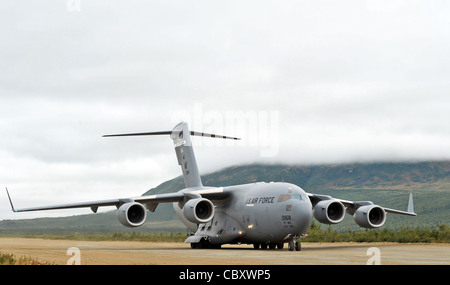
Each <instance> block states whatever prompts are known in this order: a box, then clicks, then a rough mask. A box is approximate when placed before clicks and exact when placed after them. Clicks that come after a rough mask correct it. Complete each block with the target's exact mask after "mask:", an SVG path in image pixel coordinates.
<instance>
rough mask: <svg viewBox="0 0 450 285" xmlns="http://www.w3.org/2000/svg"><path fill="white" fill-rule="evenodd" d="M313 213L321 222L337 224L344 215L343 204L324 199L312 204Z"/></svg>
mask: <svg viewBox="0 0 450 285" xmlns="http://www.w3.org/2000/svg"><path fill="white" fill-rule="evenodd" d="M313 214H314V218H316V220H318V221H319V222H321V223H322V224H328V225H330V224H337V223H340V222H342V220H343V219H344V217H345V206H344V205H343V204H342V203H341V202H339V201H337V200H324V201H320V202H318V203H317V204H316V205H315V206H314V211H313Z"/></svg>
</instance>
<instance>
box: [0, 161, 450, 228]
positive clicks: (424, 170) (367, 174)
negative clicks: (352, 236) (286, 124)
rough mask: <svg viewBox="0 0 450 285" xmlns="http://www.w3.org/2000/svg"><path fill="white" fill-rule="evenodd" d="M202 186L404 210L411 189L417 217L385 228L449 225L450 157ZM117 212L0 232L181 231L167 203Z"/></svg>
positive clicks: (280, 171)
mask: <svg viewBox="0 0 450 285" xmlns="http://www.w3.org/2000/svg"><path fill="white" fill-rule="evenodd" d="M202 181H203V184H204V185H205V186H229V185H236V184H244V183H251V182H257V181H265V182H271V181H284V182H289V183H293V184H296V185H298V186H300V187H302V188H303V189H304V190H305V191H307V192H310V193H320V194H326V195H332V196H333V197H337V198H341V199H347V200H354V201H361V200H371V201H373V202H374V203H375V204H380V205H383V206H385V207H389V208H396V209H400V210H403V209H404V210H406V207H407V203H408V195H409V193H410V192H411V193H413V195H414V206H415V210H416V212H417V213H418V216H417V217H414V218H412V217H403V216H397V215H395V216H394V215H389V216H388V219H387V221H386V224H385V227H387V228H399V227H402V226H410V227H415V226H422V227H430V226H435V225H437V224H450V161H432V162H411V163H406V162H401V163H400V162H397V163H393V162H385V163H381V162H380V163H353V164H327V165H282V164H277V165H262V164H250V165H239V166H233V167H228V168H225V169H223V170H220V171H217V172H214V173H210V174H206V175H203V176H202ZM183 188H184V182H183V178H182V177H181V176H179V177H177V178H174V179H171V180H169V181H166V182H164V183H162V184H160V185H159V186H158V187H156V188H153V189H151V190H149V191H147V192H145V193H144V194H143V195H146V194H160V193H169V192H174V191H178V190H181V189H183ZM114 212H115V211H111V212H107V213H99V214H89V215H81V216H71V217H63V218H39V219H31V220H5V221H0V234H11V233H22V234H23V233H47V232H52V233H75V232H80V233H93V232H96V233H97V232H102V233H105V232H118V231H122V232H126V231H138V232H151V231H158V232H162V231H172V232H176V231H184V230H185V228H184V226H183V225H182V224H181V222H179V221H178V218H177V217H176V215H175V214H174V212H173V209H172V205H171V204H160V205H159V206H158V208H157V209H156V212H155V213H149V214H148V217H147V222H146V223H145V224H144V226H142V227H140V228H137V229H128V228H125V227H123V226H122V225H121V224H120V223H119V222H118V221H117V218H116V217H115V213H114ZM332 227H336V228H337V229H339V230H347V229H352V230H359V227H357V226H356V225H355V223H354V222H353V219H352V217H351V216H349V215H347V216H346V218H345V219H344V222H343V223H341V224H339V225H333V226H332Z"/></svg>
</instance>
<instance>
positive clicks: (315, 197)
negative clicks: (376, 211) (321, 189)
mask: <svg viewBox="0 0 450 285" xmlns="http://www.w3.org/2000/svg"><path fill="white" fill-rule="evenodd" d="M306 194H307V195H308V197H309V199H310V200H311V203H312V205H313V207H314V206H315V205H316V204H317V203H318V202H320V201H324V200H336V201H339V202H341V203H342V204H344V206H345V207H346V209H347V211H348V212H350V213H351V214H353V213H354V212H355V211H356V210H357V209H358V208H359V207H361V206H366V205H374V204H373V202H372V201H349V200H343V199H337V198H333V197H331V196H328V195H320V194H311V193H306ZM380 207H381V208H383V210H384V211H386V213H391V214H399V215H407V216H417V214H416V213H415V212H414V204H413V197H412V193H411V194H410V195H409V202H408V210H407V211H401V210H396V209H390V208H385V207H382V206H380Z"/></svg>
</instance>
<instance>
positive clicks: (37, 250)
mask: <svg viewBox="0 0 450 285" xmlns="http://www.w3.org/2000/svg"><path fill="white" fill-rule="evenodd" d="M70 248H72V250H69V249H70ZM73 248H76V249H79V251H78V253H77V252H75V251H73ZM0 252H2V253H10V254H14V256H17V257H21V256H24V257H31V258H36V259H38V260H39V261H41V262H50V263H54V264H62V265H63V264H67V262H68V261H69V260H71V261H73V262H75V261H77V260H78V261H79V262H80V263H81V264H82V265H83V264H89V265H97V264H102V265H109V264H120V265H122V264H123V265H131V264H140V265H147V264H149V265H151V264H155V265H167V264H170V265H202V264H206V265H214V264H220V265H279V264H291V265H292V264H326V265H329V264H360V265H364V264H367V263H368V262H369V263H373V262H378V263H379V264H394V265H395V264H419V265H422V264H426V265H428V264H439V265H443V264H445V265H449V264H450V244H398V243H302V251H300V252H298V251H292V252H291V251H288V250H287V248H285V249H283V250H255V249H253V247H252V246H249V245H225V246H223V247H222V249H191V248H190V245H189V244H184V243H161V242H131V241H75V240H47V239H35V238H0Z"/></svg>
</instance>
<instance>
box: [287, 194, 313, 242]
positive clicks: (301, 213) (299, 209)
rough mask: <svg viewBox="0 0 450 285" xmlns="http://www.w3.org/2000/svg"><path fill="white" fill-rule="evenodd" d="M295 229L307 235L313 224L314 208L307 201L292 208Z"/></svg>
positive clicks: (300, 202)
mask: <svg viewBox="0 0 450 285" xmlns="http://www.w3.org/2000/svg"><path fill="white" fill-rule="evenodd" d="M292 215H293V220H294V222H295V229H296V232H298V233H301V234H303V233H306V232H307V231H308V229H309V227H310V226H311V223H312V217H313V214H312V206H311V203H306V201H299V202H297V203H295V205H294V206H293V207H292Z"/></svg>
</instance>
